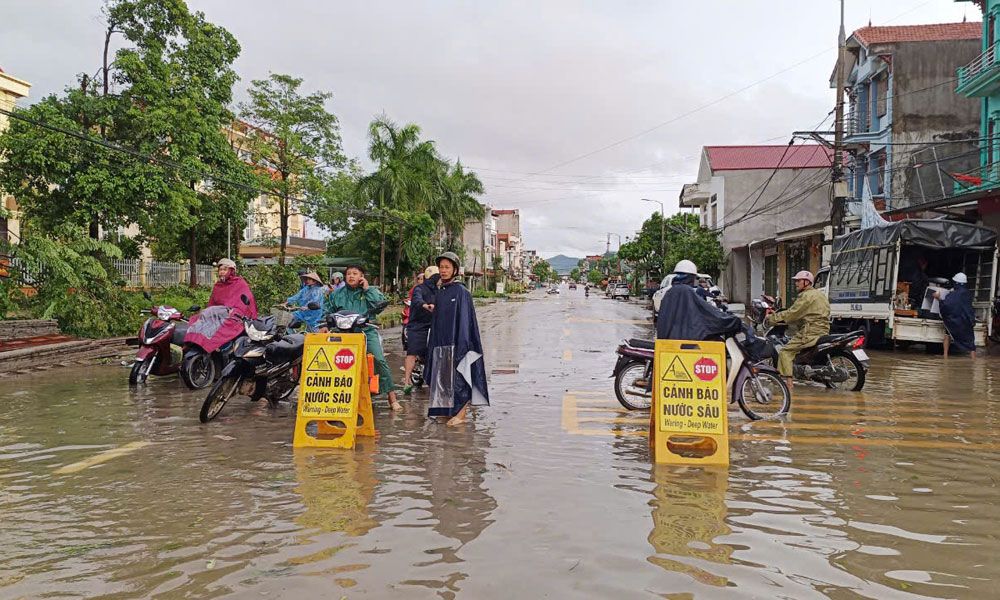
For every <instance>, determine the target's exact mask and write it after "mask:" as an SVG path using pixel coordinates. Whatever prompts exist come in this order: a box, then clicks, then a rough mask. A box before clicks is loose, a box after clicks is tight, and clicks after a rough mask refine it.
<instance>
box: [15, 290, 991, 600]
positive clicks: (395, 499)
mask: <svg viewBox="0 0 1000 600" xmlns="http://www.w3.org/2000/svg"><path fill="white" fill-rule="evenodd" d="M648 317H649V310H648V309H646V308H645V307H644V306H639V305H637V304H633V303H623V302H614V301H610V300H607V299H605V298H604V296H603V294H593V295H591V297H590V298H584V295H583V290H582V289H580V290H576V291H568V290H567V289H566V288H565V287H564V288H563V290H562V294H561V295H560V296H558V297H547V296H545V295H544V294H541V293H539V292H534V293H533V294H532V295H531V299H530V300H528V301H508V302H498V303H495V304H490V305H487V306H483V307H480V308H479V320H480V326H481V328H482V337H483V343H484V346H485V348H486V360H487V373H489V374H490V396H491V400H492V403H493V406H491V407H489V408H486V409H479V410H478V411H476V412H475V414H474V416H473V419H472V420H471V422H470V423H469V424H468V425H466V426H464V427H460V428H458V429H452V428H448V427H446V426H444V425H443V424H439V423H437V422H434V421H429V420H428V419H426V418H425V414H426V402H427V400H426V388H425V389H424V390H422V391H421V392H419V393H417V394H415V395H414V396H412V397H411V398H410V399H408V400H407V399H406V398H404V399H403V400H404V404H405V405H406V410H405V412H403V413H402V414H390V412H389V411H388V410H387V408H386V406H385V403H384V401H377V403H376V409H375V416H376V426H377V428H378V430H379V432H380V436H379V437H378V439H377V440H374V441H373V440H371V439H364V438H362V439H361V440H360V442H359V445H358V448H357V449H355V450H353V451H348V450H293V448H292V447H291V436H292V426H293V423H294V410H293V409H292V407H289V406H283V407H282V408H280V409H278V410H277V411H269V410H267V409H266V406H264V405H263V404H261V405H251V404H249V403H248V402H246V401H245V399H240V400H237V401H235V402H232V403H230V404H229V405H227V406H226V408H225V409H224V411H223V413H222V415H221V416H220V417H219V418H218V419H217V420H216V421H213V422H211V423H209V424H207V425H201V424H200V423H199V422H198V410H199V408H200V404H201V401H202V399H203V398H204V392H198V393H191V392H189V391H187V390H186V389H185V388H184V387H183V385H182V384H181V383H180V381H179V380H177V379H176V378H175V377H170V378H165V379H153V380H151V382H150V383H149V384H148V385H147V386H146V388H145V389H142V390H141V391H138V392H130V391H129V389H128V386H127V383H126V378H127V375H128V371H127V370H126V369H124V368H122V367H121V366H107V367H94V368H88V369H63V370H54V371H50V372H47V373H43V374H39V375H37V376H32V377H20V378H17V379H10V380H6V381H5V382H4V387H3V389H2V390H0V402H2V405H3V407H4V410H3V412H2V413H0V515H2V526H0V598H40V597H51V598H55V597H58V598H182V597H183V598H218V597H239V598H251V597H253V598H259V597H267V598H303V597H317V598H318V597H323V598H341V597H346V598H384V597H405V598H457V597H464V598H542V597H550V598H568V597H593V598H642V597H661V598H662V597H666V598H678V599H680V598H718V597H723V596H725V597H734V596H738V597H747V598H797V599H798V598H823V597H828V598H858V597H864V598H880V599H885V598H900V599H903V598H925V597H927V598H983V597H992V596H993V594H995V593H996V592H995V584H994V583H993V582H994V580H996V579H997V578H998V577H1000V564H998V563H997V561H996V560H995V558H994V555H995V554H996V552H997V550H998V549H1000V543H998V541H997V537H998V535H1000V508H998V503H997V500H998V498H1000V493H998V488H997V476H996V469H995V464H996V462H997V460H998V459H1000V410H998V406H1000V379H998V373H1000V362H998V361H997V359H994V358H987V359H985V360H979V361H976V362H973V361H971V360H969V359H964V358H951V359H948V360H944V359H942V358H941V357H940V356H931V355H925V354H923V353H921V352H919V351H912V352H908V353H896V354H887V353H873V366H872V371H871V373H870V374H869V380H868V384H867V385H866V387H865V390H864V392H863V393H850V392H829V391H826V390H824V389H821V388H818V387H802V386H797V387H796V388H795V397H794V400H793V408H792V415H791V416H790V417H789V418H788V419H787V421H782V422H757V423H749V422H747V421H746V419H745V418H743V417H742V415H740V414H738V413H731V419H730V432H731V440H732V444H731V449H732V464H731V466H730V468H729V469H728V470H725V469H724V470H721V471H718V470H707V469H702V468H686V469H685V468H671V467H664V466H660V467H653V466H652V464H651V462H650V457H649V453H648V450H647V440H646V437H645V433H646V423H647V422H648V420H647V417H646V414H645V413H629V412H628V411H626V410H624V409H623V408H622V407H621V406H620V405H619V404H618V402H617V401H616V400H615V397H614V392H613V389H612V380H611V379H609V375H610V374H611V369H612V367H613V366H614V359H615V354H614V349H615V346H616V344H617V343H618V342H619V341H620V340H621V339H622V338H626V337H650V336H651V335H652V334H651V330H652V329H651V323H650V321H649V319H648ZM390 337H391V338H392V339H390V340H388V341H389V343H388V344H387V346H388V351H389V353H390V362H391V363H392V364H393V368H394V369H397V368H398V366H399V364H401V358H402V357H401V356H400V349H399V343H398V330H395V331H393V332H392V333H391V336H390ZM396 372H398V371H396ZM401 378H402V374H401V373H399V376H398V379H400V380H401Z"/></svg>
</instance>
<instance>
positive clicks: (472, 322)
mask: <svg viewBox="0 0 1000 600" xmlns="http://www.w3.org/2000/svg"><path fill="white" fill-rule="evenodd" d="M435 262H436V263H437V267H438V275H439V276H440V283H439V286H440V287H439V289H438V290H437V293H436V294H435V296H434V302H433V303H431V304H427V305H426V308H427V310H429V311H430V312H431V314H432V317H431V330H430V337H429V338H428V342H427V354H428V356H427V365H426V368H425V369H424V373H429V374H430V378H429V379H428V383H429V384H430V407H429V409H428V411H427V412H428V416H430V417H450V419H449V420H448V425H452V426H454V425H460V424H462V423H465V418H466V414H467V412H468V410H469V405H470V404H471V405H473V406H488V405H489V403H490V397H489V390H488V389H487V385H486V366H485V363H484V362H483V344H482V340H480V337H479V323H478V322H477V321H476V309H475V306H474V305H473V302H472V294H470V293H469V290H467V289H466V288H465V285H464V284H463V283H462V282H461V281H458V279H457V278H458V272H459V269H460V267H461V264H460V263H459V260H458V256H457V255H455V253H453V252H445V253H443V254H441V255H440V256H438V257H437V259H436V261H435Z"/></svg>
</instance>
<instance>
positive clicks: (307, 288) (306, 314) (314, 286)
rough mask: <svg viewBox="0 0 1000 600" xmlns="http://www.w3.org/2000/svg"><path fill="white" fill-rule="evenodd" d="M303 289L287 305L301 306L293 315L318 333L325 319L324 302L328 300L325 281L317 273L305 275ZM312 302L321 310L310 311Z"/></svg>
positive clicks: (290, 298)
mask: <svg viewBox="0 0 1000 600" xmlns="http://www.w3.org/2000/svg"><path fill="white" fill-rule="evenodd" d="M301 281H302V287H301V288H299V291H298V292H297V293H296V294H295V295H294V296H291V297H289V298H288V300H287V301H286V304H288V305H289V306H301V307H302V308H301V310H297V311H295V312H294V313H292V314H293V315H295V318H296V319H298V320H300V321H302V322H303V323H305V324H306V328H307V329H308V330H309V331H316V329H317V328H319V326H320V321H321V320H322V319H323V301H324V300H325V299H326V288H325V287H323V280H322V279H321V278H320V276H319V275H318V274H316V272H315V271H309V272H307V273H303V274H302V276H301ZM310 302H315V303H316V304H319V305H320V308H317V309H314V310H310V309H308V308H306V307H307V306H308V305H309V303H310Z"/></svg>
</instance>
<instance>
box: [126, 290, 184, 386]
mask: <svg viewBox="0 0 1000 600" xmlns="http://www.w3.org/2000/svg"><path fill="white" fill-rule="evenodd" d="M143 296H144V297H145V298H146V300H149V301H152V300H153V298H152V297H151V296H150V295H149V293H148V292H146V293H143ZM198 310H199V307H197V306H192V307H191V308H189V309H188V312H197V311H198ZM143 312H148V313H149V314H150V315H152V316H150V317H149V318H148V319H146V322H145V323H143V324H142V327H140V328H139V336H138V337H134V338H128V339H127V340H125V343H126V344H127V345H129V346H137V347H138V348H139V349H138V350H137V351H136V353H135V362H133V363H132V370H131V371H130V372H129V375H128V383H129V385H139V384H141V383H145V382H146V379H148V378H149V376H150V375H156V376H164V375H173V374H174V373H176V372H177V371H179V370H180V368H181V359H180V356H181V352H180V347H181V346H182V345H183V343H184V334H185V333H187V326H188V323H187V319H185V318H184V315H183V314H182V313H181V311H179V310H177V309H176V308H174V307H172V306H167V305H166V304H161V305H160V306H153V307H152V308H149V309H147V310H145V311H143ZM173 347H176V348H177V350H176V351H175V350H174V349H173ZM175 352H176V355H175Z"/></svg>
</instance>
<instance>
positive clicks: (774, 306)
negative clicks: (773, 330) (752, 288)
mask: <svg viewBox="0 0 1000 600" xmlns="http://www.w3.org/2000/svg"><path fill="white" fill-rule="evenodd" d="M779 310H781V298H779V297H777V296H768V295H767V294H761V295H760V298H754V299H753V300H751V301H750V308H749V310H747V318H748V319H749V320H750V324H751V325H753V327H754V330H756V331H761V330H762V328H763V327H764V324H765V323H767V318H768V317H770V316H771V315H772V314H774V313H776V312H778V311H779Z"/></svg>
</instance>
